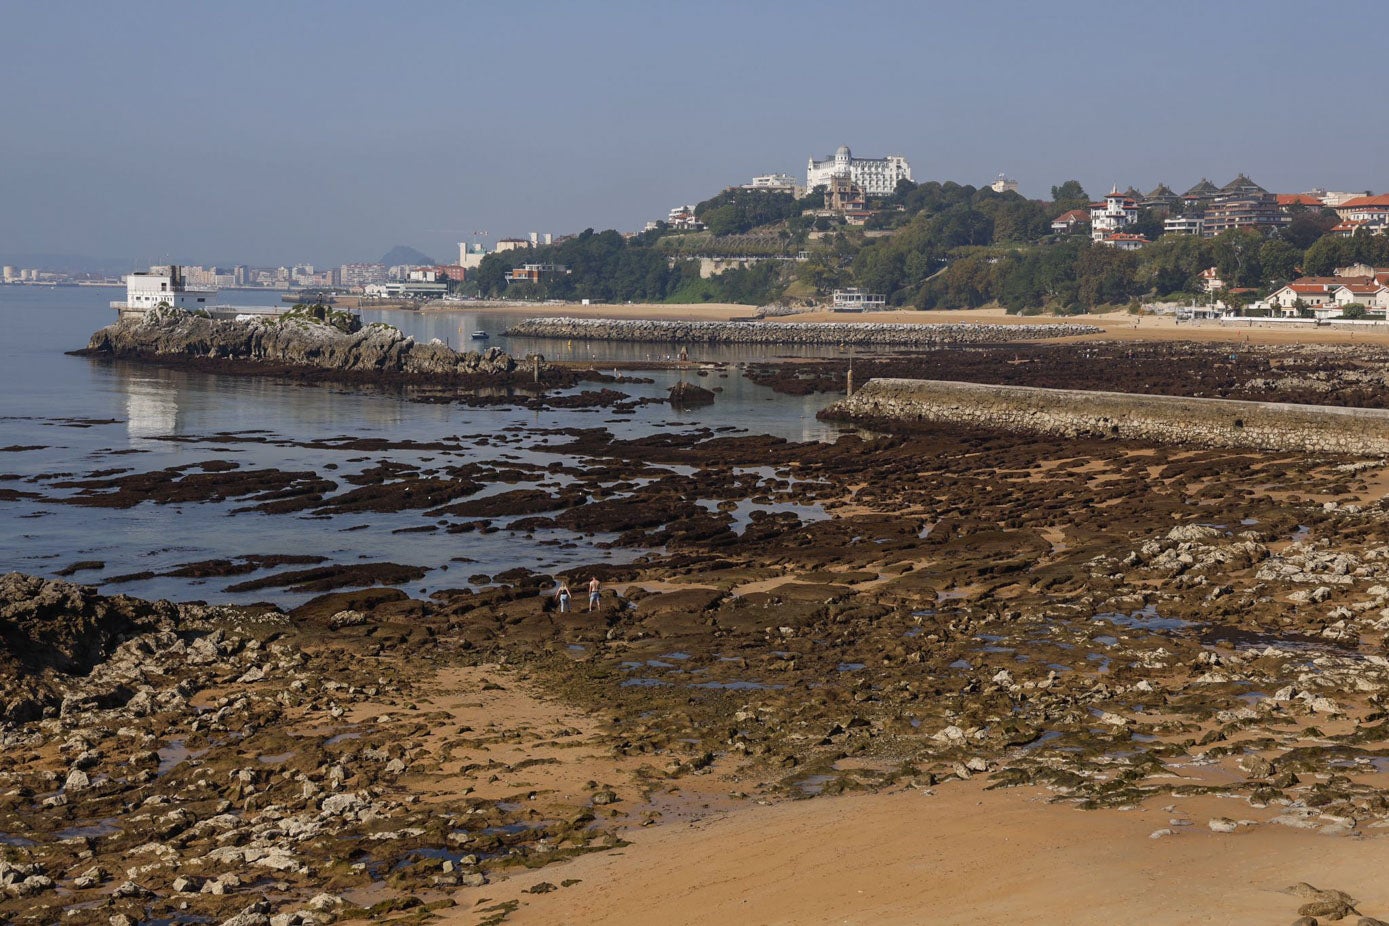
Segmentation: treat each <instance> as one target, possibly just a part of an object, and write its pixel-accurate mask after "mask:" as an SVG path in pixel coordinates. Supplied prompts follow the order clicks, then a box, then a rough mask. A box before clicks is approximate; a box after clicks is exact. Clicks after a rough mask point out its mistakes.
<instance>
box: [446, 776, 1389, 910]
mask: <svg viewBox="0 0 1389 926" xmlns="http://www.w3.org/2000/svg"><path fill="white" fill-rule="evenodd" d="M1044 800H1045V798H1044V797H1043V796H1041V795H1039V794H1036V793H1032V794H1028V793H1025V792H1022V791H1017V790H1013V791H999V792H989V791H985V790H984V789H983V786H982V785H980V784H977V783H975V782H968V783H957V784H952V785H950V786H948V787H944V788H941V789H939V791H938V794H937V795H936V796H928V795H925V794H923V793H921V792H917V791H911V792H898V793H893V794H878V795H855V796H843V797H835V798H821V799H816V800H810V801H795V802H789V803H783V804H779V805H775V806H748V807H747V808H745V809H742V810H737V811H733V812H731V813H728V814H725V815H723V816H720V817H716V818H711V819H708V820H704V821H699V822H696V823H693V824H683V825H669V826H662V827H651V828H647V829H644V830H640V831H638V832H634V833H630V834H628V836H627V838H628V839H629V840H630V841H631V842H632V845H630V846H628V847H626V848H624V849H619V850H614V851H612V852H607V853H602V854H595V855H589V856H585V857H582V858H579V859H576V860H574V861H572V862H569V863H566V864H562V865H557V866H551V867H549V868H546V869H544V870H541V871H535V872H524V873H520V874H517V875H515V876H514V877H512V878H509V879H507V880H506V881H502V882H499V883H495V884H489V885H487V886H485V887H481V888H476V889H469V890H466V891H462V892H460V893H459V894H457V895H456V897H457V899H458V901H459V904H460V905H459V906H458V907H457V908H455V909H453V910H449V911H441V912H442V913H443V922H444V923H450V924H471V923H474V922H477V920H478V919H479V915H478V913H477V912H475V910H477V909H481V908H482V907H487V906H490V905H492V904H494V903H498V902H503V901H506V900H513V899H514V900H519V901H520V906H519V909H517V911H516V912H515V913H513V914H512V915H511V916H510V917H508V918H507V920H506V922H507V923H508V924H516V926H534V924H619V923H621V924H627V923H631V924H648V926H676V924H690V926H693V924H705V923H728V924H733V923H749V924H752V923H756V924H767V926H773V924H786V926H791V924H795V926H808V924H875V926H891V924H903V926H905V924H921V923H932V924H941V926H946V924H971V926H978V924H981V923H988V924H1003V923H1007V924H1010V926H1018V924H1039V926H1040V924H1047V926H1055V924H1059V923H1065V924H1068V926H1087V924H1093V926H1112V924H1114V923H1144V924H1173V926H1175V924H1198V923H1200V924H1206V923H1284V922H1292V921H1293V920H1294V919H1296V917H1297V908H1298V906H1299V905H1301V904H1302V903H1304V902H1305V901H1304V900H1303V899H1301V898H1298V897H1295V896H1292V895H1289V894H1286V893H1283V892H1282V889H1283V888H1286V887H1288V886H1289V885H1292V884H1295V883H1297V882H1299V881H1307V882H1310V883H1311V884H1314V885H1316V886H1317V887H1319V888H1336V889H1340V890H1344V891H1346V892H1348V893H1350V894H1352V895H1353V896H1354V897H1356V898H1357V899H1358V900H1359V901H1360V905H1359V909H1360V911H1361V912H1362V913H1364V914H1365V915H1367V916H1376V915H1378V916H1386V915H1389V882H1386V881H1385V880H1384V878H1383V872H1384V870H1385V865H1386V864H1387V863H1389V840H1385V839H1382V838H1370V839H1363V840H1360V839H1351V838H1342V837H1333V836H1320V835H1316V834H1313V833H1308V832H1305V831H1298V830H1292V829H1288V828H1286V827H1281V826H1273V825H1264V826H1259V827H1256V828H1252V829H1241V830H1240V831H1238V832H1236V833H1233V834H1220V833H1213V832H1211V831H1209V830H1208V829H1207V828H1206V826H1205V823H1206V821H1207V820H1208V819H1209V818H1210V816H1215V815H1220V814H1229V815H1233V816H1236V817H1238V816H1239V815H1240V807H1241V806H1242V805H1233V804H1232V802H1231V801H1229V800H1219V799H1214V798H1210V799H1205V801H1204V803H1203V802H1202V801H1200V800H1198V799H1191V800H1185V801H1178V805H1179V807H1180V809H1183V810H1187V811H1189V812H1190V817H1189V818H1190V819H1191V820H1192V821H1193V824H1194V825H1192V826H1189V827H1183V828H1181V829H1182V832H1181V833H1180V835H1176V836H1169V837H1165V838H1161V839H1151V838H1149V835H1150V834H1151V833H1152V832H1153V831H1155V830H1157V829H1160V828H1166V827H1168V826H1169V820H1170V818H1172V817H1173V814H1171V813H1168V812H1165V811H1163V810H1162V809H1160V808H1157V807H1153V808H1148V809H1144V810H1136V811H1128V812H1123V811H1112V810H1111V811H1092V812H1085V811H1080V810H1077V809H1075V808H1074V807H1069V806H1060V805H1049V804H1046V803H1044ZM565 879H578V880H579V883H577V884H572V885H571V886H569V887H561V888H559V889H558V890H555V891H552V892H549V893H543V894H529V893H524V890H525V889H526V888H529V887H530V886H532V885H535V884H537V883H539V882H542V881H546V882H550V883H551V884H556V885H558V884H559V883H560V882H561V881H563V880H565ZM1347 922H1351V920H1347Z"/></svg>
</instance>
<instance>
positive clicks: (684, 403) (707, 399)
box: [670, 382, 714, 408]
mask: <svg viewBox="0 0 1389 926" xmlns="http://www.w3.org/2000/svg"><path fill="white" fill-rule="evenodd" d="M670 404H671V405H672V406H674V407H675V408H695V407H697V406H700V405H713V404H714V393H712V392H710V391H709V390H708V389H705V388H704V387H703V386H696V385H695V384H694V383H685V382H680V383H676V384H675V385H674V386H671V387H670Z"/></svg>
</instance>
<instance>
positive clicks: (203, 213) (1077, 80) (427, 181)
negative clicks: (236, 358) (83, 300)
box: [0, 0, 1389, 266]
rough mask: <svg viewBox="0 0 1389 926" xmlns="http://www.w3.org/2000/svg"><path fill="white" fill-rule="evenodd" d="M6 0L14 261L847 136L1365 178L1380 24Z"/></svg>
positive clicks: (363, 217) (249, 259)
mask: <svg viewBox="0 0 1389 926" xmlns="http://www.w3.org/2000/svg"><path fill="white" fill-rule="evenodd" d="M4 11H5V18H6V31H5V33H4V34H3V35H0V77H3V83H4V86H5V87H7V88H8V90H9V92H8V93H7V94H6V96H5V98H4V101H3V103H2V104H0V116H2V117H3V118H4V120H5V123H6V128H7V131H5V132H4V133H2V134H0V158H3V164H4V166H5V169H4V171H3V172H0V201H3V203H4V209H3V211H2V212H0V216H2V217H3V218H0V259H3V260H5V261H6V262H7V263H8V262H12V261H13V259H14V255H33V254H41V253H59V254H84V255H90V256H91V257H93V258H97V259H102V260H107V261H117V262H119V261H129V262H132V263H135V264H139V263H151V262H158V261H161V260H165V259H169V260H177V261H182V262H189V263H203V264H210V263H222V264H227V263H231V262H238V263H248V264H287V263H290V262H297V261H307V262H310V263H314V264H317V265H320V266H334V265H337V264H340V263H344V262H351V261H369V260H375V259H376V258H378V257H380V256H381V255H382V254H383V253H385V252H386V251H387V250H389V249H390V248H391V247H392V246H394V245H397V244H406V245H410V246H413V247H415V248H418V249H419V250H421V251H424V252H425V253H427V254H429V255H431V256H433V257H435V258H436V259H438V260H443V261H451V260H452V259H454V258H455V257H456V255H457V242H459V241H464V240H474V239H475V236H474V235H473V233H474V232H477V231H485V232H487V233H488V234H487V235H486V236H478V237H477V238H476V240H483V241H486V242H489V243H490V242H492V241H495V239H496V238H498V237H506V236H519V235H524V234H526V233H528V232H531V231H538V232H541V233H544V232H551V233H554V234H564V233H570V232H575V231H579V230H582V229H583V228H586V227H594V228H609V227H611V228H618V229H621V230H635V229H639V228H641V226H642V225H643V224H644V223H645V222H646V221H648V220H650V219H656V218H661V217H664V215H665V213H666V211H667V210H668V209H670V208H671V207H672V206H675V205H679V204H681V203H686V202H695V201H698V200H700V199H704V198H707V197H709V196H711V195H713V194H714V193H716V192H717V191H718V190H720V189H722V188H723V187H725V186H729V185H732V184H737V183H743V182H746V181H747V180H748V179H749V178H751V177H752V176H753V175H754V174H761V173H772V172H785V173H790V174H792V175H793V176H797V177H801V178H803V177H804V172H805V164H806V159H807V158H809V157H811V156H815V157H822V156H825V155H828V154H830V153H831V152H833V151H834V149H835V148H836V147H838V146H839V145H841V144H847V145H849V146H850V147H851V148H852V149H853V150H854V152H855V154H857V155H860V156H882V155H885V154H889V153H891V154H902V155H905V156H906V157H907V158H909V159H910V161H911V165H912V170H913V175H914V176H915V177H916V179H917V180H918V181H923V180H933V179H935V180H954V181H957V182H960V183H970V184H974V185H976V186H981V185H984V184H986V183H988V182H990V181H991V180H992V179H993V178H994V176H995V175H996V174H997V173H999V172H1000V171H1005V172H1007V174H1008V175H1009V176H1011V177H1013V178H1014V179H1016V180H1017V181H1018V183H1019V184H1020V186H1021V190H1020V191H1021V192H1022V193H1023V194H1024V195H1026V196H1030V197H1034V198H1045V197H1047V196H1049V193H1050V188H1051V186H1052V185H1054V184H1058V183H1060V182H1062V181H1063V180H1066V179H1070V178H1075V179H1078V180H1080V181H1081V183H1082V184H1083V185H1084V186H1085V188H1086V189H1087V190H1088V191H1089V192H1090V193H1091V194H1092V195H1094V194H1099V193H1102V192H1105V191H1107V190H1108V189H1109V188H1110V186H1111V184H1118V186H1119V187H1120V188H1121V189H1122V188H1124V187H1126V186H1128V185H1130V184H1132V185H1134V186H1137V187H1138V188H1140V189H1144V190H1146V189H1151V188H1152V187H1154V186H1156V185H1157V184H1158V183H1159V182H1165V183H1167V184H1168V185H1170V186H1171V187H1173V188H1174V189H1176V190H1177V191H1178V192H1181V191H1183V190H1185V189H1186V188H1188V187H1190V186H1192V185H1193V184H1195V183H1196V182H1197V181H1198V180H1200V179H1201V178H1202V177H1208V178H1209V179H1211V180H1212V181H1214V182H1216V183H1217V184H1223V183H1225V182H1226V181H1228V180H1229V179H1231V178H1232V177H1234V176H1235V175H1236V174H1237V173H1240V172H1245V173H1247V174H1249V175H1250V176H1251V177H1252V178H1253V179H1254V180H1256V181H1257V182H1259V183H1260V184H1262V185H1263V186H1265V187H1266V188H1268V189H1270V190H1273V191H1276V192H1300V191H1302V190H1306V189H1309V188H1312V187H1316V186H1321V187H1326V188H1328V189H1337V190H1365V189H1373V190H1383V189H1384V188H1385V187H1386V186H1389V182H1386V179H1385V170H1386V168H1385V165H1384V161H1383V158H1382V154H1383V152H1384V151H1385V149H1386V141H1389V127H1386V126H1385V125H1384V123H1383V120H1382V119H1377V118H1376V117H1377V116H1378V115H1379V111H1378V109H1377V107H1376V104H1377V103H1378V98H1377V96H1376V94H1375V91H1374V87H1376V86H1380V85H1381V84H1380V78H1379V75H1378V74H1377V73H1376V72H1377V67H1376V65H1377V56H1373V55H1363V56H1360V55H1358V54H1357V53H1356V52H1354V51H1353V50H1350V49H1349V45H1350V40H1353V39H1354V38H1356V37H1358V36H1360V35H1362V34H1370V35H1374V34H1379V32H1380V31H1381V30H1382V28H1383V27H1384V26H1386V25H1389V8H1386V7H1384V6H1382V5H1379V4H1376V3H1372V2H1368V0H1357V2H1347V3H1340V4H1334V5H1331V6H1330V7H1327V8H1324V12H1325V13H1328V14H1330V15H1329V16H1328V17H1326V18H1327V23H1326V24H1325V25H1321V26H1319V27H1318V28H1319V31H1318V32H1317V33H1316V35H1317V38H1318V42H1317V43H1316V45H1312V43H1311V37H1312V32H1311V27H1310V25H1309V22H1308V19H1309V17H1308V15H1307V13H1306V7H1305V6H1303V5H1294V4H1293V3H1291V2H1269V3H1256V2H1230V3H1220V4H1206V3H1199V2H1191V0H1181V2H1173V3H1167V4H1163V5H1161V6H1160V7H1158V6H1157V5H1152V6H1151V7H1150V6H1141V7H1140V6H1137V5H1132V6H1123V5H1114V4H1102V3H1098V2H1090V0H1084V2H1063V3H1058V4H1053V5H1049V6H1047V7H1045V8H1040V7H1037V6H1035V5H1032V4H1027V3H1021V2H999V3H993V4H987V5H975V6H971V7H970V8H968V9H965V8H962V7H960V5H957V4H940V5H936V4H931V5H923V4H912V3H898V2H880V3H871V2H870V3H864V4H859V5H856V6H853V7H845V6H843V5H840V4H830V3H821V2H806V3H798V4H784V3H769V4H757V5H752V4H744V5H736V4H733V3H728V2H710V3H705V4H700V5H680V6H672V7H670V8H662V7H658V6H657V5H652V4H639V3H635V2H625V0H624V2H607V3H602V4H601V5H599V4H588V5H579V4H572V5H568V4H549V3H512V4H507V5H505V6H495V5H485V6H484V5H480V4H479V5H472V4H456V3H442V2H439V3H436V2H417V3H408V4H401V5H392V6H389V7H387V6H385V5H382V4H376V3H364V2H341V3H333V4H327V3H321V4H310V3H300V4H292V5H289V6H288V7H287V8H281V7H280V6H279V5H271V4H269V3H265V2H259V0H253V2H244V3H240V4H237V5H235V6H211V5H201V4H178V3H146V2H133V3H129V4H120V5H116V4H96V3H75V4H44V5H39V4H8V5H6V6H5V7H4ZM1319 12H1321V11H1319ZM1341 47H1347V49H1348V50H1347V51H1346V52H1345V53H1344V54H1339V53H1338V52H1337V49H1338V48H1341ZM1327 49H1330V51H1328V50H1327ZM1338 130H1339V131H1338Z"/></svg>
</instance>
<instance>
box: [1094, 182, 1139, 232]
mask: <svg viewBox="0 0 1389 926" xmlns="http://www.w3.org/2000/svg"><path fill="white" fill-rule="evenodd" d="M1137 221H1138V203H1136V202H1134V201H1133V199H1132V198H1131V197H1128V196H1125V195H1124V194H1123V193H1120V192H1119V188H1118V187H1115V188H1114V189H1113V190H1112V191H1111V192H1110V194H1109V195H1108V196H1106V197H1105V198H1104V201H1103V202H1098V203H1091V204H1090V237H1091V238H1093V239H1094V240H1095V241H1104V240H1105V239H1107V238H1108V237H1109V236H1110V235H1113V234H1114V233H1116V232H1120V231H1123V230H1124V229H1125V228H1126V227H1128V226H1130V225H1132V224H1133V223H1134V222H1137Z"/></svg>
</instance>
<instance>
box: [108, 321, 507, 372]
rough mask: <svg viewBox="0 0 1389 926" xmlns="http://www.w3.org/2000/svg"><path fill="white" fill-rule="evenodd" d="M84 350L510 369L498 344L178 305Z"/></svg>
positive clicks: (352, 367)
mask: <svg viewBox="0 0 1389 926" xmlns="http://www.w3.org/2000/svg"><path fill="white" fill-rule="evenodd" d="M84 353H86V354H88V355H109V356H113V357H119V358H129V359H158V360H165V361H168V360H179V359H183V360H190V361H191V360H215V361H240V362H252V363H258V364H267V365H283V366H291V367H307V368H314V369H322V370H331V371H340V372H344V373H398V374H407V375H429V376H440V375H442V376H475V375H498V374H505V373H510V372H512V371H513V370H514V369H515V368H516V362H515V361H514V360H513V359H512V358H511V357H510V356H509V355H508V354H507V353H505V352H504V351H502V350H500V349H499V348H495V347H492V348H488V349H487V350H486V351H483V352H481V353H477V352H472V351H470V352H467V353H462V352H459V351H455V350H451V349H450V348H448V347H446V346H445V345H443V344H440V343H436V342H431V343H429V344H420V343H418V342H416V341H415V339H414V338H411V337H407V336H406V335H404V334H402V333H401V332H400V331H399V330H398V329H396V328H392V327H390V326H389V325H368V326H366V327H365V328H362V329H361V330H359V331H354V332H345V331H341V330H339V329H338V328H335V327H333V326H332V325H330V324H327V323H325V322H322V321H317V320H315V319H311V318H304V317H295V318H283V319H265V318H251V319H246V320H236V321H219V320H214V319H210V318H203V317H201V316H197V315H193V314H191V313H188V312H185V311H182V310H179V309H159V310H156V311H152V312H148V313H146V314H145V315H144V316H142V317H139V318H125V319H122V320H121V321H118V322H117V323H116V324H114V325H109V326H108V327H106V328H103V329H101V330H100V331H98V332H97V333H96V334H94V335H92V337H91V340H90V341H89V342H88V344H87V349H86V351H84Z"/></svg>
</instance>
